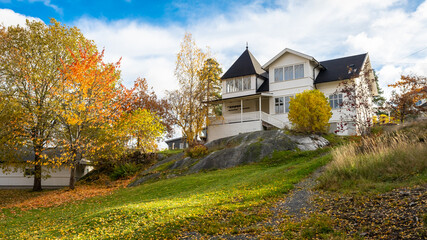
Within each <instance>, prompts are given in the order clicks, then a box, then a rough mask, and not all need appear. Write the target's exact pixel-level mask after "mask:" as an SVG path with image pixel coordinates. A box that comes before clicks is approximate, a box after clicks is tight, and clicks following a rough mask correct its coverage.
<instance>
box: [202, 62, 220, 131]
mask: <svg viewBox="0 0 427 240" xmlns="http://www.w3.org/2000/svg"><path fill="white" fill-rule="evenodd" d="M221 73H222V69H221V67H220V66H219V63H218V62H217V61H216V60H215V59H213V58H208V59H207V60H206V61H205V62H204V64H203V68H202V69H200V71H199V79H200V91H201V92H202V94H200V96H201V101H202V102H204V103H205V116H206V119H205V123H206V124H209V116H210V115H219V114H221V109H219V107H220V106H221V105H216V106H215V108H214V109H209V104H208V103H209V102H210V101H214V100H217V99H221V77H220V75H221ZM210 110H212V112H211V111H210Z"/></svg>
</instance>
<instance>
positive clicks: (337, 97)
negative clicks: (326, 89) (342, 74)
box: [329, 93, 343, 109]
mask: <svg viewBox="0 0 427 240" xmlns="http://www.w3.org/2000/svg"><path fill="white" fill-rule="evenodd" d="M342 102H343V94H342V93H335V94H330V95H329V105H330V106H331V108H332V109H340V108H341V107H342V106H341V105H342Z"/></svg>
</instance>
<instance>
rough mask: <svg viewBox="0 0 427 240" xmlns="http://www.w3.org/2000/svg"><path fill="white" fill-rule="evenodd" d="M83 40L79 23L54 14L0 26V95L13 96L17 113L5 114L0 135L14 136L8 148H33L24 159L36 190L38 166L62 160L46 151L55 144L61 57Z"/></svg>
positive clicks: (38, 187) (67, 56) (65, 57)
mask: <svg viewBox="0 0 427 240" xmlns="http://www.w3.org/2000/svg"><path fill="white" fill-rule="evenodd" d="M83 41H86V39H85V38H84V36H83V34H82V33H81V32H80V31H79V30H78V29H77V28H69V27H67V26H64V25H61V24H60V23H59V22H57V21H55V20H52V21H51V24H50V25H45V24H44V23H42V22H36V21H32V22H30V21H28V20H27V22H26V25H25V26H24V27H21V26H10V27H8V28H5V27H0V88H1V89H2V95H3V97H5V96H6V97H7V98H9V99H13V101H12V102H13V103H14V104H16V107H17V109H19V113H20V115H21V116H20V117H19V121H16V120H13V119H9V120H7V121H8V122H7V124H8V128H2V129H0V131H1V132H2V134H3V139H8V141H9V140H10V141H12V142H13V144H12V145H13V148H12V149H9V151H12V150H13V151H16V152H20V151H22V150H23V149H29V150H30V152H31V153H32V154H34V159H33V160H30V161H29V162H28V164H31V165H33V166H34V172H35V174H34V185H33V190H34V191H40V190H42V186H41V179H42V173H43V172H42V167H46V168H50V167H58V166H59V165H61V164H62V163H61V162H57V161H55V160H53V159H49V158H47V157H46V154H45V152H46V150H48V148H51V147H53V143H52V142H53V141H54V133H55V131H56V130H57V127H58V121H57V118H56V114H55V113H56V109H57V108H58V106H59V103H60V99H59V96H58V95H57V94H55V92H54V91H53V90H54V89H56V88H57V87H58V85H59V84H60V81H61V74H60V70H59V69H60V68H61V67H62V64H63V63H62V62H64V63H69V62H70V61H72V58H71V55H70V53H69V51H68V49H70V50H75V49H77V47H78V45H79V44H80V43H82V42H83ZM61 60H62V62H61ZM6 107H7V106H6ZM12 129H13V131H10V130H12ZM17 136H19V137H18V138H17ZM2 147H4V146H2ZM8 160H9V161H22V160H21V159H13V158H12V159H8Z"/></svg>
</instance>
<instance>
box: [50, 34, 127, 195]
mask: <svg viewBox="0 0 427 240" xmlns="http://www.w3.org/2000/svg"><path fill="white" fill-rule="evenodd" d="M91 49H93V45H92V44H91V43H90V42H86V43H85V44H84V46H82V47H80V49H79V50H78V52H76V53H73V52H72V53H71V56H72V58H73V61H72V62H71V63H65V62H64V63H63V68H62V70H61V74H62V79H61V84H60V86H61V87H60V88H59V91H58V95H59V96H60V99H61V101H60V104H59V107H58V108H57V110H58V111H57V112H56V113H57V116H58V118H59V120H60V122H61V130H62V131H61V135H62V136H63V137H62V138H61V146H62V148H63V149H64V150H65V151H64V153H65V154H64V155H63V160H65V162H67V163H68V164H69V165H70V167H71V170H70V188H71V189H74V185H75V181H76V179H75V171H76V166H77V164H78V163H79V162H80V160H81V159H82V157H83V156H84V154H85V153H86V152H90V151H96V148H99V147H101V148H102V147H104V146H103V145H101V146H99V145H97V144H94V143H95V142H96V139H91V138H90V135H89V134H88V133H90V132H91V129H94V128H102V127H104V126H106V125H110V126H111V125H113V124H114V120H115V119H118V118H120V115H121V113H120V105H119V103H118V102H117V101H115V99H116V96H117V94H118V88H117V87H118V82H119V79H120V73H119V72H118V67H119V65H120V61H119V62H117V63H114V64H107V63H104V62H103V57H104V51H102V52H97V51H92V50H91Z"/></svg>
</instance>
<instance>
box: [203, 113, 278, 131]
mask: <svg viewBox="0 0 427 240" xmlns="http://www.w3.org/2000/svg"><path fill="white" fill-rule="evenodd" d="M260 113H261V116H260ZM259 120H262V121H264V122H267V123H268V124H271V125H273V126H275V127H277V128H284V127H285V123H284V122H283V121H282V120H280V119H278V118H275V117H273V116H271V115H270V114H268V113H265V112H259V111H256V112H246V113H242V114H240V113H235V114H230V115H226V116H224V117H221V118H209V122H210V125H222V124H229V123H239V122H250V121H259Z"/></svg>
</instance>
